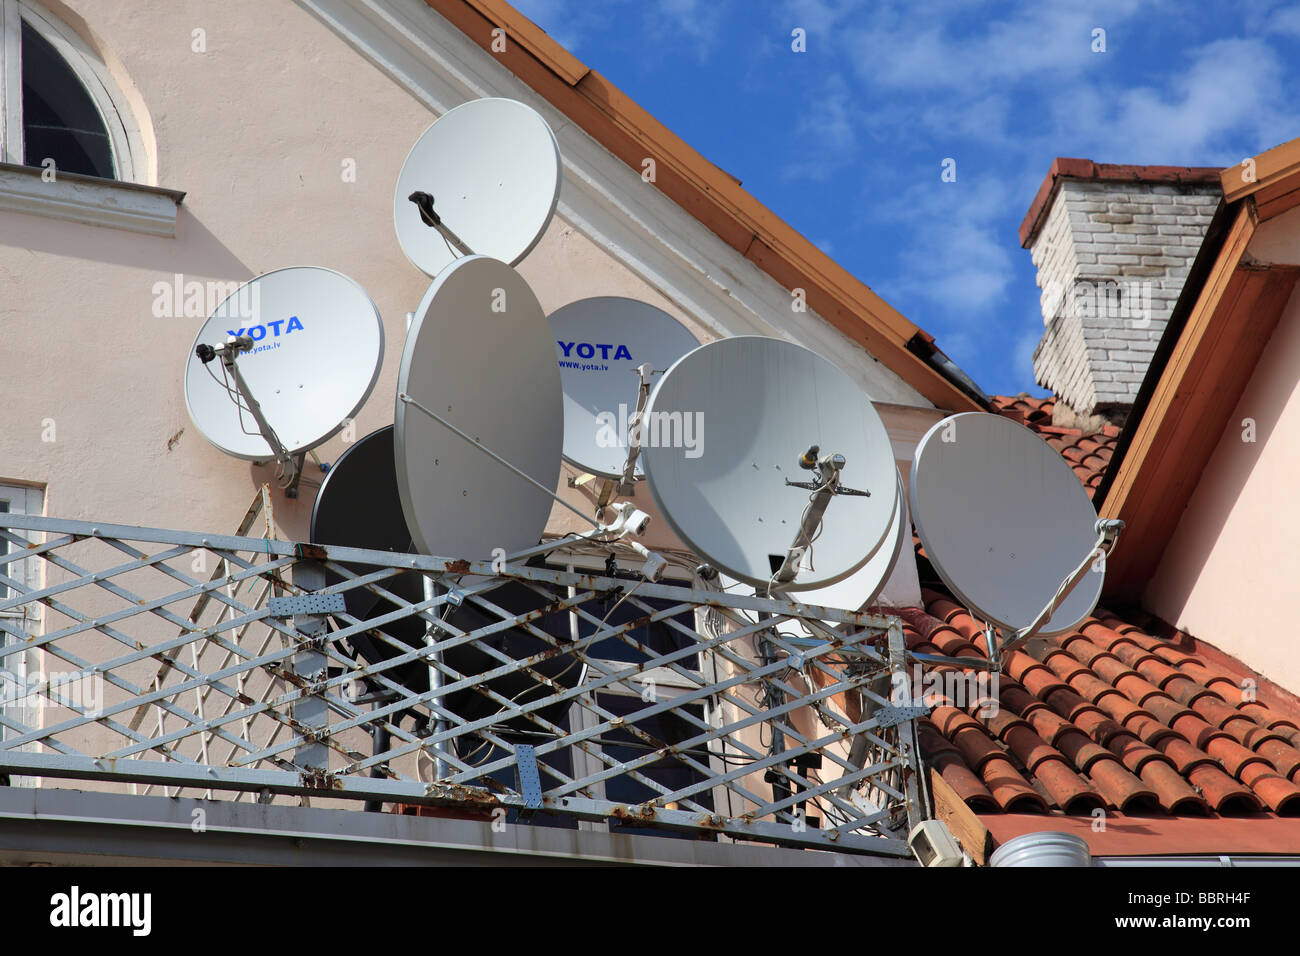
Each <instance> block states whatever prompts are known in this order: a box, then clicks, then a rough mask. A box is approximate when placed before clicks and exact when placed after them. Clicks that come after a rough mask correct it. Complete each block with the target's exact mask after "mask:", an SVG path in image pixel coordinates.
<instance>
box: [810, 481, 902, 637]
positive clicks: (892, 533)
mask: <svg viewBox="0 0 1300 956" xmlns="http://www.w3.org/2000/svg"><path fill="white" fill-rule="evenodd" d="M896 487H897V489H898V506H897V507H896V508H895V509H894V518H893V521H892V522H890V525H889V533H888V534H886V535H885V538H884V540H883V541H881V543H880V547H879V548H877V549H876V553H875V554H873V555H872V556H871V557H870V558H868V559H867V563H866V564H864V565H863V566H862V567H860V568H858V570H856V571H854V572H853V573H852V574H850V575H849V576H848V577H847V578H845V579H844V580H842V581H836V582H835V583H834V584H831V585H828V586H827V587H824V588H814V589H812V590H810V591H798V592H795V593H794V594H792V595H790V598H789V599H790V600H792V601H798V602H799V603H800V604H819V605H821V606H822V607H836V608H843V609H844V610H847V611H860V610H862V609H863V608H865V607H868V606H870V605H871V604H872V603H874V602H875V600H876V598H877V597H879V596H880V592H881V590H883V589H884V587H885V584H886V582H888V581H889V577H890V575H892V574H893V573H894V566H895V565H896V564H897V563H898V556H899V555H900V554H902V553H903V542H904V540H905V539H906V538H907V537H908V536H909V535H910V532H911V524H910V523H909V522H908V520H907V497H906V494H905V493H904V491H903V479H902V476H899V478H898V484H897V486H896Z"/></svg>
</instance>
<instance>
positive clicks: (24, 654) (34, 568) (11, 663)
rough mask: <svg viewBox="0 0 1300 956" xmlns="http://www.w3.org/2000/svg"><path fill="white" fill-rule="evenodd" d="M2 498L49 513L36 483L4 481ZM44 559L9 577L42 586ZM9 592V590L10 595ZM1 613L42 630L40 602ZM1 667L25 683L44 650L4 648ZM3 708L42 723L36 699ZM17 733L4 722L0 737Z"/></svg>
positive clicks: (32, 780) (28, 630)
mask: <svg viewBox="0 0 1300 956" xmlns="http://www.w3.org/2000/svg"><path fill="white" fill-rule="evenodd" d="M0 501H2V502H7V503H8V505H9V508H8V512H9V513H10V514H21V515H42V514H44V513H45V492H44V489H42V488H40V487H38V486H36V485H26V484H17V483H13V482H0ZM24 537H26V538H28V539H29V540H32V539H38V538H39V536H38V535H35V534H34V533H30V532H29V533H27V534H25V535H24ZM4 543H5V544H7V545H8V547H7V548H6V549H5V550H6V553H7V552H10V551H12V550H14V545H13V543H12V542H8V541H5V542H4ZM43 565H44V562H42V561H40V560H36V559H32V558H29V559H27V560H25V561H19V562H15V563H14V564H10V565H6V566H5V569H4V571H5V574H6V576H7V577H9V578H12V579H14V580H15V581H17V582H18V583H19V584H21V585H22V586H23V587H24V588H26V589H27V590H29V591H34V590H39V589H40V588H41V587H42V586H43V581H44V567H43ZM7 596H9V595H8V594H6V597H7ZM0 617H3V618H4V620H5V624H6V625H7V626H14V625H15V623H16V625H17V629H18V630H19V631H21V632H22V633H24V634H26V635H27V636H28V637H32V636H35V635H37V634H39V633H40V632H41V607H40V606H39V605H37V606H36V607H32V606H30V605H24V606H23V607H22V608H21V609H18V610H8V611H0ZM10 639H11V635H10V634H9V633H7V632H5V631H0V641H3V642H4V646H5V647H6V649H7V645H8V644H9V641H10ZM0 667H3V668H4V669H5V670H8V671H10V672H12V673H13V674H14V675H15V676H16V677H17V679H18V681H19V682H20V685H19V686H21V685H22V682H26V681H27V680H28V679H29V677H31V676H33V675H36V674H39V673H40V671H41V666H40V652H39V651H36V650H33V649H26V650H20V651H17V652H11V653H8V654H5V653H4V651H0ZM0 710H2V712H3V713H4V715H5V716H6V717H7V718H10V719H12V720H16V721H19V722H21V723H23V724H24V725H26V726H28V727H37V726H39V725H40V721H41V714H40V713H39V710H40V705H39V704H38V703H37V702H35V701H31V700H29V701H26V702H22V703H19V702H14V703H2V704H0ZM12 734H13V731H11V730H10V729H9V728H7V727H4V726H3V725H0V739H4V738H5V737H8V736H10V735H12ZM37 746H38V745H37V744H34V743H33V744H28V745H26V746H25V747H23V748H22V749H23V750H30V751H32V752H35V751H36V750H37ZM10 783H11V785H12V786H15V787H35V786H39V785H40V778H39V777H22V776H18V777H13V778H12V779H11V780H10Z"/></svg>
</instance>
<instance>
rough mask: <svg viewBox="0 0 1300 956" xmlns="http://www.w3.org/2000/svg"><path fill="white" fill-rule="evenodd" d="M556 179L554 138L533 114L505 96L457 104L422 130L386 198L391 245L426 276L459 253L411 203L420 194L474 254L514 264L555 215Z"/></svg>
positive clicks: (557, 151)
mask: <svg viewBox="0 0 1300 956" xmlns="http://www.w3.org/2000/svg"><path fill="white" fill-rule="evenodd" d="M561 174H562V166H561V164H560V148H559V146H558V145H556V142H555V134H554V133H552V132H551V128H550V126H548V125H547V123H546V120H544V119H542V117H541V115H540V114H539V113H538V112H537V111H536V110H534V109H532V108H531V107H528V106H525V105H524V104H523V103H519V102H517V101H515V100H507V99H496V98H487V99H479V100H471V101H470V102H468V103H462V104H461V105H460V106H457V107H456V108H455V109H452V110H448V111H447V112H446V113H444V114H443V115H442V116H441V117H439V118H438V120H437V121H436V122H435V123H434V124H433V125H432V126H430V127H429V128H428V129H427V130H425V132H424V134H423V135H422V136H421V137H420V138H419V139H418V140H416V143H415V145H414V146H413V147H412V148H411V152H410V154H409V155H408V156H407V157H406V162H405V163H404V164H403V165H402V171H401V173H400V174H399V175H398V177H397V189H396V191H395V192H394V194H393V224H394V227H395V228H396V230H397V241H398V242H399V243H400V244H401V246H402V251H403V252H404V253H406V258H408V259H410V260H411V264H412V265H414V266H415V267H416V268H417V269H419V270H420V271H421V272H423V273H424V274H425V275H427V276H431V277H432V276H436V275H437V274H438V273H439V272H441V271H442V270H443V269H444V268H445V267H446V266H447V265H448V264H449V263H451V262H452V261H453V260H454V259H456V258H457V257H458V256H460V253H459V252H455V251H453V249H452V248H451V247H450V246H449V245H448V243H447V242H446V241H444V239H443V237H442V235H441V233H439V231H438V230H437V229H435V228H432V227H430V226H427V225H425V223H424V221H423V219H422V218H421V216H420V211H419V209H418V208H417V207H416V205H415V204H414V203H412V202H411V200H410V198H409V197H410V196H411V194H412V193H414V192H424V193H428V194H429V195H431V196H432V197H433V211H434V212H435V213H436V214H437V215H438V216H440V217H441V219H442V221H443V222H444V223H445V224H446V226H447V228H448V229H450V230H451V231H452V232H453V233H454V234H455V235H456V236H458V237H459V238H460V239H461V240H462V241H463V242H464V243H465V244H466V245H467V246H468V247H469V248H470V249H471V250H473V251H474V253H476V254H478V255H485V256H491V257H492V258H494V259H500V260H501V261H502V262H506V263H509V264H510V265H512V266H513V265H517V264H518V263H519V261H520V260H521V259H523V257H524V256H526V255H528V253H529V252H531V251H532V249H533V247H534V246H535V245H537V242H538V240H540V239H541V238H542V233H544V232H545V231H546V227H547V225H548V224H549V223H550V221H551V217H552V216H553V215H554V214H555V204H556V203H557V202H558V201H559V198H560V180H561Z"/></svg>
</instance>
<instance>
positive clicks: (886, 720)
mask: <svg viewBox="0 0 1300 956" xmlns="http://www.w3.org/2000/svg"><path fill="white" fill-rule="evenodd" d="M928 713H930V708H929V707H927V706H925V705H924V704H921V705H919V706H917V705H908V706H903V707H900V706H896V705H894V704H886V705H885V706H884V707H881V708H880V710H878V711H876V726H878V727H897V726H898V725H899V724H903V723H906V722H907V721H909V720H916V719H917V718H918V717H924V716H925V715H926V714H928Z"/></svg>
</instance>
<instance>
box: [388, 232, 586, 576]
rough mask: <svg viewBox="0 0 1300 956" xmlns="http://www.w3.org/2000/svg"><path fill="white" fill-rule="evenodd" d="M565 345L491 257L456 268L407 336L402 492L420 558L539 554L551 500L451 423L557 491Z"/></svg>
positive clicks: (436, 285)
mask: <svg viewBox="0 0 1300 956" xmlns="http://www.w3.org/2000/svg"><path fill="white" fill-rule="evenodd" d="M554 354H555V342H554V340H553V339H552V338H551V334H550V328H549V327H548V326H547V324H546V315H545V313H543V312H542V307H541V305H539V304H538V302H537V297H536V296H535V295H533V291H532V289H530V288H529V287H528V284H527V283H526V282H524V280H523V279H522V278H521V277H520V276H519V274H518V273H517V272H515V270H514V269H512V268H510V267H509V266H508V265H506V264H505V263H503V262H498V261H497V260H496V259H489V258H488V257H487V256H468V257H466V258H463V259H458V260H456V262H454V263H452V264H451V265H450V266H448V267H447V268H446V269H445V270H443V272H442V273H441V274H440V275H439V276H438V278H437V279H435V280H434V281H433V283H432V284H431V285H430V286H429V290H428V291H427V292H426V293H425V294H424V298H423V299H422V300H421V302H420V306H419V308H418V309H417V310H416V313H415V319H414V321H413V322H412V323H411V329H410V331H409V332H408V333H407V336H406V348H405V350H404V351H403V353H402V365H401V369H400V371H399V372H398V378H397V393H398V399H397V405H396V411H395V416H394V428H395V434H396V439H397V440H396V443H395V457H396V466H397V487H398V492H399V495H400V498H401V502H402V512H403V513H404V514H405V515H406V524H407V526H408V527H409V528H410V529H411V536H412V538H413V539H414V541H415V544H416V547H417V548H418V549H419V550H420V551H422V552H423V553H425V554H436V555H440V556H442V557H452V558H466V559H472V560H480V559H484V558H488V557H491V555H492V553H493V551H494V549H496V548H503V549H504V550H505V553H506V554H510V553H513V552H515V551H520V550H523V549H524V548H526V547H530V546H532V545H534V544H536V543H537V542H538V540H539V539H540V538H541V536H542V531H543V530H544V529H545V527H546V520H547V518H548V517H549V516H550V513H551V502H552V499H551V498H550V497H549V496H548V495H546V494H544V493H543V492H541V491H539V490H538V489H537V488H535V487H533V486H532V485H530V484H529V483H528V482H527V481H525V480H524V479H523V478H521V477H519V475H517V474H515V473H514V472H512V471H510V470H509V469H508V468H506V467H505V466H504V465H502V464H500V463H499V462H497V461H495V460H493V458H492V457H491V456H490V455H488V454H487V453H486V452H484V451H483V450H482V449H481V448H478V447H476V446H474V445H472V444H470V443H469V442H467V441H466V440H465V439H463V438H461V437H460V436H458V435H457V434H455V433H454V432H453V431H451V430H450V429H449V428H447V427H446V426H445V425H443V424H441V423H439V422H437V421H434V420H433V419H432V418H430V417H429V416H428V415H427V414H425V413H424V412H422V411H420V410H419V409H418V408H414V407H413V406H411V405H409V404H408V403H407V402H405V401H403V400H402V398H401V396H402V395H407V396H409V397H410V398H411V399H412V400H414V401H416V402H419V403H420V404H421V405H423V406H424V407H425V408H427V409H429V410H430V411H432V412H434V413H436V414H438V415H440V416H442V417H443V418H445V419H446V420H447V421H449V422H451V423H452V424H454V425H455V426H456V427H457V428H459V429H460V430H461V431H463V432H465V433H466V434H468V435H470V436H472V437H473V438H474V439H476V440H477V441H479V442H481V443H482V444H483V445H485V446H486V447H487V448H489V449H491V450H492V451H493V452H495V453H496V454H497V455H499V456H501V457H502V458H504V459H506V460H507V461H509V462H510V463H511V464H512V465H514V466H515V467H516V468H518V469H520V470H521V471H523V472H524V473H525V474H527V475H528V476H530V477H531V478H532V479H533V480H535V481H537V482H539V483H540V484H541V485H543V486H544V487H546V488H552V489H553V488H555V487H556V485H557V484H558V483H559V477H560V450H561V447H562V442H563V439H564V423H563V407H564V406H563V400H562V396H561V391H560V370H559V368H558V367H557V366H556V364H555V360H554V358H553V356H554Z"/></svg>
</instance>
